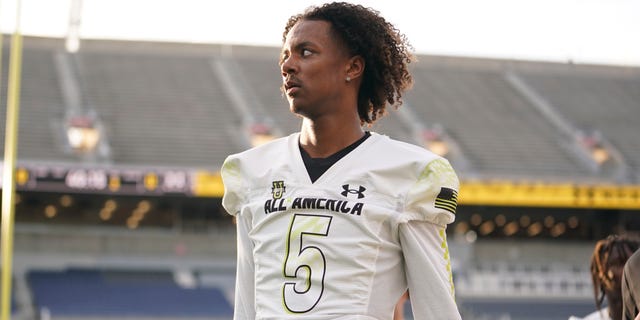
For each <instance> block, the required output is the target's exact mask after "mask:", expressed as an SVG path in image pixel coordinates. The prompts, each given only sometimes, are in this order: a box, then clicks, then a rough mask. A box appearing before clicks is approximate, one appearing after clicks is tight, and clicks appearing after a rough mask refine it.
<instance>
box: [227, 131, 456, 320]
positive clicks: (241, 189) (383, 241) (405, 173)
mask: <svg viewBox="0 0 640 320" xmlns="http://www.w3.org/2000/svg"><path fill="white" fill-rule="evenodd" d="M298 141H299V134H298V133H296V134H292V135H290V136H289V137H285V138H281V139H278V140H275V141H272V142H270V143H268V144H266V145H263V146H260V147H257V148H253V149H251V150H248V151H245V152H242V153H239V154H236V155H231V156H229V157H228V158H227V160H226V161H225V163H224V165H223V168H222V178H223V181H224V185H225V195H224V198H223V206H224V207H225V209H226V210H227V211H228V212H229V213H230V214H232V215H234V216H235V217H236V221H237V230H238V239H237V240H238V266H237V279H236V295H235V316H234V319H236V320H253V319H261V320H263V319H264V320H266V319H269V320H283V319H314V320H324V319H340V320H389V319H392V317H393V310H394V306H395V304H396V302H397V301H398V298H399V297H400V296H401V295H402V294H403V293H404V292H405V291H406V290H407V289H409V293H410V298H411V303H412V310H413V312H414V317H415V319H418V320H428V319H438V320H440V319H459V318H460V315H459V313H458V310H457V307H456V304H455V301H454V293H453V282H452V278H451V265H450V259H449V252H448V248H447V242H446V236H445V228H446V225H447V224H449V223H451V222H453V221H454V213H455V209H456V203H457V192H458V179H457V177H456V174H455V173H454V171H453V169H452V168H451V166H450V165H449V163H448V162H447V161H446V160H445V159H443V158H441V157H438V156H437V155H434V154H433V153H431V152H429V151H427V150H425V149H423V148H419V147H417V146H414V145H410V144H407V143H404V142H399V141H395V140H392V139H390V138H388V137H386V136H383V135H379V134H375V133H372V134H371V136H370V137H369V138H368V139H366V140H365V141H364V142H363V143H362V144H360V145H359V146H358V147H357V148H355V149H354V150H353V151H351V152H350V153H348V154H347V155H346V156H344V157H343V158H342V159H340V160H338V162H336V163H335V164H334V165H333V166H331V167H330V168H329V169H328V170H327V171H326V172H325V173H324V174H323V175H322V176H320V178H318V179H317V180H316V181H315V182H313V183H312V182H311V180H310V178H309V175H308V173H307V170H306V168H305V165H304V163H303V160H302V156H301V154H300V150H299V147H298Z"/></svg>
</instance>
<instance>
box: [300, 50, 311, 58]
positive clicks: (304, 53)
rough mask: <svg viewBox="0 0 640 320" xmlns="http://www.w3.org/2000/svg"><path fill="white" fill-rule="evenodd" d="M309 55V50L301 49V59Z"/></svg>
mask: <svg viewBox="0 0 640 320" xmlns="http://www.w3.org/2000/svg"><path fill="white" fill-rule="evenodd" d="M309 55H311V51H310V50H309V49H303V50H302V56H303V57H306V56H309Z"/></svg>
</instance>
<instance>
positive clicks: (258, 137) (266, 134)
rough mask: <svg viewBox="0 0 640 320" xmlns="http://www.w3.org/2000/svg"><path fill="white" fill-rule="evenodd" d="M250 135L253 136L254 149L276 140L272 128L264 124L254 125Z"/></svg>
mask: <svg viewBox="0 0 640 320" xmlns="http://www.w3.org/2000/svg"><path fill="white" fill-rule="evenodd" d="M249 134H250V136H251V145H252V146H254V147H257V146H260V145H263V144H265V143H267V142H269V141H271V140H273V139H274V138H275V136H274V135H273V133H272V130H271V127H269V126H268V125H266V124H264V123H254V124H252V125H251V126H249Z"/></svg>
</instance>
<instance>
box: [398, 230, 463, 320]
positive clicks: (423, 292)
mask: <svg viewBox="0 0 640 320" xmlns="http://www.w3.org/2000/svg"><path fill="white" fill-rule="evenodd" d="M445 228H446V227H445V226H439V225H437V224H433V223H431V222H427V221H415V220H414V221H409V222H408V223H405V224H401V225H400V226H399V235H400V244H401V246H402V253H403V255H404V260H405V273H406V277H407V284H408V286H409V299H410V301H411V309H412V311H413V317H414V318H415V319H443V320H459V319H460V318H461V317H460V313H459V311H458V307H457V305H456V302H455V298H454V287H453V278H452V273H451V262H450V261H451V260H450V259H449V249H448V247H447V240H446V233H445Z"/></svg>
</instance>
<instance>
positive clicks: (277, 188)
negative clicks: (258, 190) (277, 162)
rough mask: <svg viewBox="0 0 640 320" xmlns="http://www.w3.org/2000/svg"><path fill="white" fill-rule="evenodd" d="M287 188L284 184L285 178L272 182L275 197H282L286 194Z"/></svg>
mask: <svg viewBox="0 0 640 320" xmlns="http://www.w3.org/2000/svg"><path fill="white" fill-rule="evenodd" d="M286 189H287V188H286V187H285V186H284V181H283V180H278V181H272V182H271V194H272V195H273V198H274V199H280V198H282V195H283V194H284V192H285V190H286Z"/></svg>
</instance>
